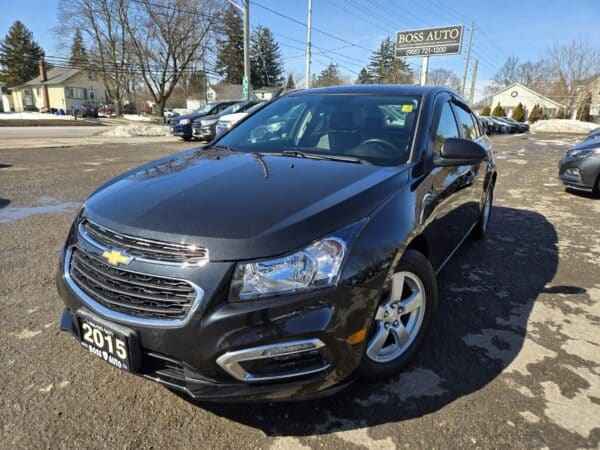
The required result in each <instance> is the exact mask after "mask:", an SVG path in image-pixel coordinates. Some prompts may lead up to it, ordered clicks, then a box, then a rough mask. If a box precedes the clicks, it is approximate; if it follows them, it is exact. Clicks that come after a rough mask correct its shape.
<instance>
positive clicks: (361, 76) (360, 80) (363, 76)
mask: <svg viewBox="0 0 600 450" xmlns="http://www.w3.org/2000/svg"><path fill="white" fill-rule="evenodd" d="M356 84H373V82H372V81H371V75H369V71H368V70H367V69H366V68H364V67H363V68H362V69H360V72H358V77H356Z"/></svg>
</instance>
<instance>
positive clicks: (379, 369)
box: [359, 249, 438, 381]
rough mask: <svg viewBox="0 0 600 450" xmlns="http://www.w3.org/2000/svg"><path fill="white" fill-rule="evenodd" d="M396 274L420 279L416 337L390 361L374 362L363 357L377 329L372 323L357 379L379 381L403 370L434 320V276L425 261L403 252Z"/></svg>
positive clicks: (435, 288)
mask: <svg viewBox="0 0 600 450" xmlns="http://www.w3.org/2000/svg"><path fill="white" fill-rule="evenodd" d="M399 272H411V273H412V274H413V275H416V276H417V277H418V278H419V279H420V281H421V283H422V285H423V288H424V291H425V311H424V316H423V321H422V323H421V326H420V328H419V329H418V330H416V333H417V334H416V337H415V338H414V340H413V341H412V343H411V344H410V345H409V346H408V347H407V348H406V349H405V350H404V352H403V353H401V354H400V355H398V356H397V357H396V358H395V359H393V360H391V361H387V362H378V361H375V360H374V359H371V358H370V357H369V356H368V355H367V348H368V345H369V341H370V339H371V338H372V337H373V333H374V330H375V328H376V327H377V323H376V321H375V320H373V326H372V330H371V333H370V334H369V339H368V340H367V345H365V355H364V357H363V362H362V365H361V367H360V369H359V373H360V376H361V377H363V378H365V379H367V380H372V381H378V380H383V379H386V378H389V377H391V376H393V375H396V374H397V373H399V372H400V371H402V370H403V369H405V368H406V367H407V366H408V365H409V364H410V362H411V361H412V359H413V358H414V357H415V355H416V354H417V351H418V350H419V348H420V347H421V345H422V343H423V340H424V339H425V336H426V335H427V333H428V331H429V329H430V328H431V325H432V323H433V318H434V317H435V313H436V310H437V304H438V291H437V282H436V279H435V272H434V271H433V267H431V264H430V262H429V260H428V259H427V258H426V257H425V256H423V254H421V253H420V252H418V251H416V250H411V249H409V250H406V252H405V253H404V255H403V256H402V258H401V259H400V262H399V263H398V266H397V268H396V273H399Z"/></svg>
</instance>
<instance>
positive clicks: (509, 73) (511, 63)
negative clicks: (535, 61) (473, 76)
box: [494, 56, 520, 88]
mask: <svg viewBox="0 0 600 450" xmlns="http://www.w3.org/2000/svg"><path fill="white" fill-rule="evenodd" d="M519 66H520V63H519V58H518V57H516V56H509V57H508V58H507V59H506V61H505V62H504V64H502V66H501V67H500V69H498V72H496V75H494V83H495V84H496V85H497V86H498V87H500V88H503V87H506V86H510V85H511V84H513V83H516V82H517V81H519Z"/></svg>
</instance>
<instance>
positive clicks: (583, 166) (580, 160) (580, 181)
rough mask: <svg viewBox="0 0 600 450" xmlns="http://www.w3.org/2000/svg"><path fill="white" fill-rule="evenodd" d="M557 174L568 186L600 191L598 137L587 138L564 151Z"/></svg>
mask: <svg viewBox="0 0 600 450" xmlns="http://www.w3.org/2000/svg"><path fill="white" fill-rule="evenodd" d="M558 176H559V178H560V180H561V181H562V182H563V184H564V185H565V186H566V187H568V188H571V189H576V190H579V191H585V192H594V193H596V194H598V193H600V139H589V140H587V141H584V142H583V143H581V144H579V145H576V146H575V147H573V148H572V149H571V150H569V151H568V152H567V153H565V155H564V156H563V158H562V159H561V160H560V163H559V165H558Z"/></svg>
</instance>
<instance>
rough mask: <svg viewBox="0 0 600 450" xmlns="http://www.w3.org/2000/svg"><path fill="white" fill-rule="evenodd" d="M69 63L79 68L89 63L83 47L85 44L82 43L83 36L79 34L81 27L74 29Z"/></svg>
mask: <svg viewBox="0 0 600 450" xmlns="http://www.w3.org/2000/svg"><path fill="white" fill-rule="evenodd" d="M69 64H71V65H73V66H75V67H81V68H85V67H87V66H88V65H89V60H88V55H87V50H86V49H85V45H84V43H83V36H82V34H81V29H79V28H77V30H75V35H74V36H73V44H71V58H70V59H69Z"/></svg>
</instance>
